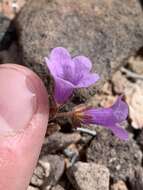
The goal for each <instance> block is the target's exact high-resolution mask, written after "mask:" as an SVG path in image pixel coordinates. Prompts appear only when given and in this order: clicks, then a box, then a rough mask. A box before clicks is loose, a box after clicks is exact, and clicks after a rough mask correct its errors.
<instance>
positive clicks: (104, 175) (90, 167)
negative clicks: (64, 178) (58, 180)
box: [67, 162, 109, 190]
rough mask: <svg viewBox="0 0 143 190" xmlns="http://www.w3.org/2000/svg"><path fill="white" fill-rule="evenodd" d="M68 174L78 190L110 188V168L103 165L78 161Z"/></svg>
mask: <svg viewBox="0 0 143 190" xmlns="http://www.w3.org/2000/svg"><path fill="white" fill-rule="evenodd" d="M67 175H68V178H69V180H70V181H71V183H72V184H73V186H74V187H75V188H76V189H77V190H87V189H90V190H109V170H108V169H107V168H106V167H104V166H103V165H97V164H95V163H83V162H77V163H76V164H75V165H73V166H72V167H71V168H69V169H68V171H67Z"/></svg>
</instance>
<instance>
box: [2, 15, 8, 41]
mask: <svg viewBox="0 0 143 190" xmlns="http://www.w3.org/2000/svg"><path fill="white" fill-rule="evenodd" d="M9 25H10V19H9V18H7V17H5V16H4V15H3V14H2V13H0V43H1V41H2V39H3V37H4V35H5V33H6V31H7V29H8V27H9Z"/></svg>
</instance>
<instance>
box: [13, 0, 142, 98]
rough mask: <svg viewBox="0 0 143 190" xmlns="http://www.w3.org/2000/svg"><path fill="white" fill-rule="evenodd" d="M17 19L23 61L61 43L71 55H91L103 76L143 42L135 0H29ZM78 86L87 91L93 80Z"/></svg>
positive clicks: (33, 60) (40, 58)
mask: <svg viewBox="0 0 143 190" xmlns="http://www.w3.org/2000/svg"><path fill="white" fill-rule="evenodd" d="M15 23H16V27H17V29H18V31H19V45H20V49H21V52H22V55H23V62H24V64H26V65H28V66H29V67H30V66H32V67H33V64H37V63H42V62H43V57H44V56H46V55H48V54H49V52H50V51H51V49H52V48H54V47H57V46H63V47H66V48H68V50H69V51H70V52H71V53H72V55H73V56H75V55H79V54H84V55H86V56H88V57H90V58H91V60H92V62H93V71H96V72H98V73H99V74H100V75H101V77H102V80H101V81H102V82H103V81H104V79H106V78H109V77H110V75H111V73H112V72H113V71H114V70H116V69H117V68H118V67H119V66H120V65H121V64H122V63H123V60H124V59H126V58H127V57H128V56H130V55H131V54H134V53H135V52H136V50H138V49H139V48H140V47H141V46H142V45H143V13H142V8H141V5H140V3H139V2H138V1H136V0H126V1H125V0H120V1H115V0H114V1H104V0H89V1H88V2H87V1H86V0H79V1H77V0H68V1H67V0H60V1H59V0H52V1H51V0H40V1H39V0H30V1H29V2H28V4H27V5H26V6H25V8H23V10H22V11H21V13H20V15H19V16H18V19H17V20H16V22H15ZM102 82H101V83H99V86H100V87H102V85H101V84H102ZM79 92H80V93H79V94H80V95H83V97H84V96H85V97H88V96H91V95H92V94H94V93H95V90H94V86H93V88H89V89H88V90H82V91H79Z"/></svg>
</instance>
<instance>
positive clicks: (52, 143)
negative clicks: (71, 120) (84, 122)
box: [41, 132, 81, 156]
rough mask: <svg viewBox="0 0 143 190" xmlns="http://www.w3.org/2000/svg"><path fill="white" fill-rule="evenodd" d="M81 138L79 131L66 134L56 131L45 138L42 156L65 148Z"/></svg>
mask: <svg viewBox="0 0 143 190" xmlns="http://www.w3.org/2000/svg"><path fill="white" fill-rule="evenodd" d="M80 139H81V135H80V134H78V133H71V134H64V133H61V132H56V133H54V134H52V135H51V136H49V137H47V138H46V139H45V142H44V145H43V148H42V152H41V156H42V155H45V154H50V153H55V152H57V151H60V150H63V149H64V148H65V147H67V146H68V145H70V144H73V143H77V142H79V140H80Z"/></svg>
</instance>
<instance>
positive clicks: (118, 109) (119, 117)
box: [111, 96, 129, 122]
mask: <svg viewBox="0 0 143 190" xmlns="http://www.w3.org/2000/svg"><path fill="white" fill-rule="evenodd" d="M111 108H112V110H113V115H114V118H115V119H116V122H122V121H124V120H125V119H126V118H127V116H128V110H129V109H128V105H127V103H126V102H124V101H122V96H119V97H118V99H117V100H116V102H115V103H114V105H113V106H112V107H111Z"/></svg>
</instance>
